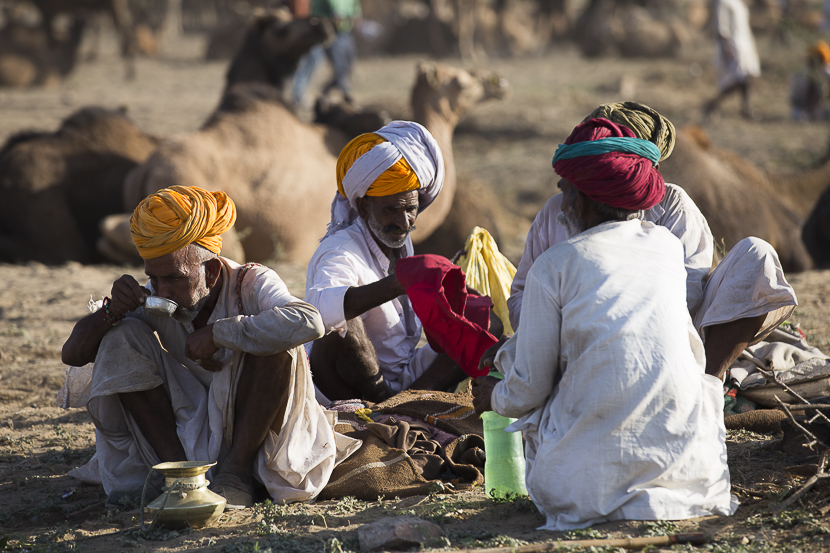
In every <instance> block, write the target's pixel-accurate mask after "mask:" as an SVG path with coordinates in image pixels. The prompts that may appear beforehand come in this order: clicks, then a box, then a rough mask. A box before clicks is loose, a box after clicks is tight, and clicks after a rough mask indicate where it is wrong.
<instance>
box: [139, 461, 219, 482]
mask: <svg viewBox="0 0 830 553" xmlns="http://www.w3.org/2000/svg"><path fill="white" fill-rule="evenodd" d="M215 464H216V463H215V462H214V463H207V462H205V461H171V462H168V463H159V464H158V465H155V466H153V468H154V469H155V470H157V471H159V472H160V473H162V474H164V476H166V477H167V478H189V477H193V476H199V475H201V474H204V473H206V472H207V471H208V470H210V467H212V466H213V465H215Z"/></svg>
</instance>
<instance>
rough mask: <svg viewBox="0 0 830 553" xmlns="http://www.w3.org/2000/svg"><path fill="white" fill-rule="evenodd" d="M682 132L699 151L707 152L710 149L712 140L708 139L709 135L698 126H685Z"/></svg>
mask: <svg viewBox="0 0 830 553" xmlns="http://www.w3.org/2000/svg"><path fill="white" fill-rule="evenodd" d="M682 130H683V132H684V133H685V134H686V136H688V137H689V138H691V139H692V141H693V142H694V143H695V144H697V145H698V146H699V147H700V148H701V149H703V150H708V149H710V148H711V147H712V139H711V138H709V134H708V133H707V132H706V131H705V130H703V127H701V126H699V125H686V126H685V127H683V129H682Z"/></svg>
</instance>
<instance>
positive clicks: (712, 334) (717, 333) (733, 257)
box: [485, 102, 797, 378]
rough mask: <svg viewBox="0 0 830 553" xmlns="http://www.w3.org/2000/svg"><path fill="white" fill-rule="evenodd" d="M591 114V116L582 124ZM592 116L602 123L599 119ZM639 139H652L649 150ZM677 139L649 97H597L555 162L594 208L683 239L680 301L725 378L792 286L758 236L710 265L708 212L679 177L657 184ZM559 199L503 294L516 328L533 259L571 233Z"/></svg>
mask: <svg viewBox="0 0 830 553" xmlns="http://www.w3.org/2000/svg"><path fill="white" fill-rule="evenodd" d="M589 119H594V120H595V122H593V123H590V124H588V120H589ZM597 119H605V120H607V122H605V123H601V124H600V123H597V122H596V120H597ZM631 137H637V138H640V139H643V140H642V141H639V142H636V141H632V140H633V139H632V138H631ZM646 140H647V141H648V142H649V143H651V144H653V145H654V147H655V149H654V150H651V152H650V153H649V152H648V151H647V150H648V149H649V146H648V144H645V141H646ZM615 141H623V144H622V146H619V145H614V144H612V143H613V142H615ZM674 144H675V129H674V126H673V125H672V123H671V122H670V121H669V120H668V119H666V118H664V117H663V116H661V115H660V114H659V113H657V112H656V111H655V110H653V109H651V108H649V107H648V106H644V105H643V104H638V103H636V102H622V103H615V104H603V105H601V106H599V107H598V108H597V109H595V110H594V111H593V112H592V113H591V114H590V115H589V116H588V117H587V118H586V121H585V122H584V123H583V124H582V125H579V126H577V127H576V129H574V131H573V133H572V134H571V136H570V137H569V138H568V139H567V140H566V141H565V144H564V145H562V146H560V150H557V153H556V156H555V157H554V164H553V166H554V169H555V170H556V172H557V173H558V174H559V175H560V176H561V177H563V178H564V179H565V180H568V181H570V182H571V183H573V184H574V185H575V186H576V187H577V188H579V189H581V190H582V192H583V193H584V195H585V199H586V200H596V201H598V202H600V204H597V205H599V206H600V209H616V208H612V207H611V206H614V205H616V206H619V207H625V208H628V209H637V210H642V211H641V212H640V214H639V217H640V218H641V219H642V220H644V221H649V222H652V223H654V224H655V225H659V226H662V227H665V228H667V229H668V230H669V231H670V232H671V233H672V234H673V235H674V236H675V237H676V238H677V239H678V240H679V241H680V243H681V245H682V246H683V255H684V264H685V267H686V306H687V308H688V310H689V313H690V315H691V316H692V319H693V321H694V324H695V329H696V330H697V332H698V334H699V336H700V338H701V339H702V340H703V341H704V347H705V350H706V371H707V372H708V373H710V374H713V375H716V376H719V377H721V378H722V377H723V376H724V374H725V372H726V370H727V369H728V368H729V367H730V366H732V365H733V363H735V360H736V359H737V357H738V355H739V354H740V353H741V352H742V351H743V349H744V348H746V347H747V346H748V345H752V344H758V343H759V342H760V341H761V340H763V339H764V338H765V337H766V336H767V335H769V334H770V332H772V331H773V330H774V329H775V328H776V327H777V326H778V325H779V324H780V323H781V322H782V321H784V320H786V319H787V317H789V316H790V314H791V313H792V311H793V309H794V308H795V305H796V304H797V302H796V297H795V292H794V291H793V289H792V287H791V286H790V285H789V284H788V283H787V281H786V279H785V278H784V273H783V271H782V270H781V263H780V261H779V260H778V255H777V253H776V252H775V249H774V248H773V247H772V246H771V245H770V244H768V243H767V242H765V241H764V240H761V239H759V238H755V237H748V238H745V239H743V240H741V241H740V242H738V243H737V244H735V245H734V246H733V247H732V249H731V250H730V251H729V252H728V253H727V254H726V256H725V257H724V259H723V260H721V262H720V263H719V264H717V266H716V267H715V268H714V269H712V266H713V257H714V247H713V244H714V240H713V238H712V232H711V231H710V230H709V225H708V223H707V222H706V219H705V218H704V216H703V214H702V213H701V212H700V210H699V209H698V208H697V206H696V205H695V203H694V202H693V201H692V199H691V198H690V197H689V195H688V194H686V192H685V191H684V190H683V189H682V188H681V187H680V186H677V185H676V184H671V183H665V184H662V178H661V177H660V176H659V173H658V171H657V163H659V162H661V161H663V160H665V159H666V158H668V157H669V156H670V155H671V153H672V151H673V149H674ZM617 146H619V147H617ZM623 148H627V149H628V150H632V149H633V148H636V151H638V152H640V153H641V154H642V155H641V157H640V158H639V161H636V158H633V157H632V156H633V155H634V154H635V152H634V151H633V150H632V151H624V150H623ZM601 149H603V150H607V151H605V153H603V152H601V151H600V150H601ZM628 163H631V165H630V166H627V165H626V164H628ZM623 169H624V171H622V170H623ZM615 175H616V176H615ZM660 195H662V198H660V199H658V200H657V203H654V200H655V198H657V197H658V196H660ZM603 202H604V203H603ZM602 206H604V207H602ZM566 207H567V206H566V204H565V203H564V195H563V194H557V195H555V196H553V197H552V198H551V199H550V200H548V202H547V203H546V204H545V206H544V207H543V208H542V210H541V211H540V212H539V214H538V215H537V216H536V219H535V220H534V221H533V225H532V226H531V228H530V231H529V232H528V233H527V240H526V242H525V249H524V253H523V254H522V259H521V261H520V263H519V266H518V268H517V271H516V275H515V277H514V279H513V283H512V285H511V288H510V297H509V298H508V300H507V305H508V308H509V310H510V322H511V324H512V326H513V328H514V329H518V327H519V321H520V315H521V311H522V304H523V298H524V291H525V285H526V280H527V275H528V273H529V271H530V269H531V267H532V266H533V264H534V263H535V261H536V259H538V258H539V257H540V256H541V255H542V254H543V253H544V252H546V251H547V250H548V249H550V248H551V247H553V246H554V245H556V244H559V243H561V242H563V241H565V240H567V239H568V236H569V234H571V233H570V232H569V230H568V228H567V222H568V217H567V216H566V215H567V213H565V211H566V210H565V208H566ZM710 271H711V274H710ZM485 357H487V358H490V357H492V355H486V356H485Z"/></svg>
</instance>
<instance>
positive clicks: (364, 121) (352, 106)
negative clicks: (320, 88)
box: [314, 93, 391, 139]
mask: <svg viewBox="0 0 830 553" xmlns="http://www.w3.org/2000/svg"><path fill="white" fill-rule="evenodd" d="M340 96H342V95H340ZM389 121H391V119H390V118H389V114H387V113H386V112H385V111H380V112H379V111H377V110H373V109H369V108H364V107H362V106H359V105H357V104H356V103H354V101H350V100H347V99H345V98H342V97H341V98H335V97H334V94H333V93H328V94H321V95H320V96H319V97H318V98H317V100H316V101H315V102H314V122H315V123H320V124H322V125H328V126H329V127H334V128H336V129H339V130H340V131H342V132H343V133H344V134H345V135H346V137H347V138H349V139H352V138H354V137H356V136H358V135H361V134H363V133H367V132H372V131H376V130H378V129H379V128H381V127H382V126H384V125H386V124H387V123H389Z"/></svg>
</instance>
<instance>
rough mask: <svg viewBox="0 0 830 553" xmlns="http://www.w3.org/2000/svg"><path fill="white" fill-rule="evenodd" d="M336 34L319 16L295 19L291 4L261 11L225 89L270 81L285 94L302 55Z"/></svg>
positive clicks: (244, 40) (233, 65) (234, 61)
mask: <svg viewBox="0 0 830 553" xmlns="http://www.w3.org/2000/svg"><path fill="white" fill-rule="evenodd" d="M332 36H334V30H333V28H332V26H331V23H329V22H328V21H324V20H320V19H318V18H316V17H310V18H299V19H294V18H293V16H292V15H291V12H290V11H288V9H287V8H279V9H276V10H269V11H261V12H259V13H258V15H257V17H256V19H255V20H254V22H253V23H252V24H251V25H250V26H249V28H248V32H247V33H246V34H245V38H244V39H243V41H242V46H241V47H240V49H239V51H238V52H237V53H236V56H235V57H234V59H233V61H232V62H231V64H230V67H228V72H227V74H226V75H225V91H226V92H227V91H228V90H229V89H230V88H231V87H233V86H235V85H239V84H244V83H267V84H268V85H269V86H271V87H274V88H276V89H278V90H279V92H280V94H282V92H283V90H284V88H285V81H286V80H287V79H289V78H291V77H292V76H293V75H294V73H295V72H296V71H297V65H298V64H299V63H300V58H302V57H303V56H304V55H305V54H306V53H307V52H308V51H309V50H311V49H312V48H313V47H314V46H316V45H317V44H322V43H323V42H325V41H327V40H329V39H330V38H331V37H332Z"/></svg>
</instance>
